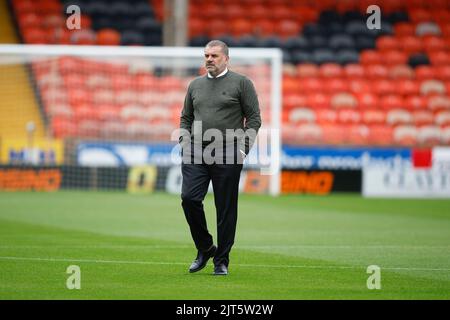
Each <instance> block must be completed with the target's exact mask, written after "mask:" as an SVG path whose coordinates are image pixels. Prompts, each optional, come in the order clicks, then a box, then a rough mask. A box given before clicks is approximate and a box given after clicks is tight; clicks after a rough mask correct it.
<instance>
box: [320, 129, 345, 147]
mask: <svg viewBox="0 0 450 320" xmlns="http://www.w3.org/2000/svg"><path fill="white" fill-rule="evenodd" d="M345 128H346V127H345V126H342V125H326V126H322V142H323V143H324V144H327V145H336V144H338V145H339V144H343V143H344V142H345V141H346V139H345V136H346V132H345Z"/></svg>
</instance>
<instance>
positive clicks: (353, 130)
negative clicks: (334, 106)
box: [345, 125, 369, 145]
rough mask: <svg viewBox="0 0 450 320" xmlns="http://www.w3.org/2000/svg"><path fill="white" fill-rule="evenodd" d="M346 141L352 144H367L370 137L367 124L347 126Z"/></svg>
mask: <svg viewBox="0 0 450 320" xmlns="http://www.w3.org/2000/svg"><path fill="white" fill-rule="evenodd" d="M346 133H347V134H346V137H345V138H346V139H345V140H346V142H347V143H349V144H352V145H366V144H367V142H368V139H369V128H368V127H367V126H365V125H350V126H347V127H346Z"/></svg>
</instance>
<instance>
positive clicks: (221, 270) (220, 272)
mask: <svg viewBox="0 0 450 320" xmlns="http://www.w3.org/2000/svg"><path fill="white" fill-rule="evenodd" d="M227 274H228V268H227V266H226V265H224V264H223V263H221V264H218V265H217V266H214V275H215V276H226V275H227Z"/></svg>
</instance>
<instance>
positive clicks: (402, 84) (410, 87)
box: [397, 79, 420, 97]
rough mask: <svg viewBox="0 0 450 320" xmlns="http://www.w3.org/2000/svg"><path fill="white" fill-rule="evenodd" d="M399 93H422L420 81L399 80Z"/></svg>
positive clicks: (405, 94)
mask: <svg viewBox="0 0 450 320" xmlns="http://www.w3.org/2000/svg"><path fill="white" fill-rule="evenodd" d="M397 89H398V93H399V94H401V95H403V96H404V97H406V96H410V95H418V94H419V93H420V85H419V82H417V81H414V80H403V79H402V80H398V83H397Z"/></svg>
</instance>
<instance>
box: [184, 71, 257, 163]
mask: <svg viewBox="0 0 450 320" xmlns="http://www.w3.org/2000/svg"><path fill="white" fill-rule="evenodd" d="M244 120H245V123H244ZM194 121H196V122H197V121H201V126H202V128H201V130H200V129H199V128H198V126H196V127H195V126H193V124H194ZM260 127H261V116H260V111H259V103H258V97H257V95H256V91H255V87H254V86H253V83H252V82H251V81H250V80H249V79H248V78H247V77H245V76H243V75H241V74H239V73H236V72H233V71H230V70H228V72H227V73H226V74H225V75H224V76H222V77H219V78H208V77H207V76H206V75H205V76H202V77H198V78H196V79H194V80H193V81H192V82H191V83H190V84H189V88H188V91H187V94H186V98H185V100H184V107H183V110H182V112H181V121H180V128H181V129H185V130H187V131H188V132H189V133H190V136H191V138H192V139H199V138H195V136H197V135H198V136H199V137H200V136H201V137H203V133H204V132H205V131H206V130H208V129H212V128H215V129H218V130H220V131H221V132H222V135H223V138H224V141H225V139H227V136H226V129H234V130H235V129H243V130H244V131H245V132H247V130H248V129H253V130H255V132H256V133H257V132H258V130H259V128H260ZM182 138H183V137H180V141H181V140H182ZM199 140H201V139H199ZM239 143H240V149H241V150H242V151H244V152H245V153H246V154H248V152H249V151H250V148H251V146H252V144H253V141H251V139H250V140H248V139H243V137H241V139H240V141H239Z"/></svg>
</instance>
